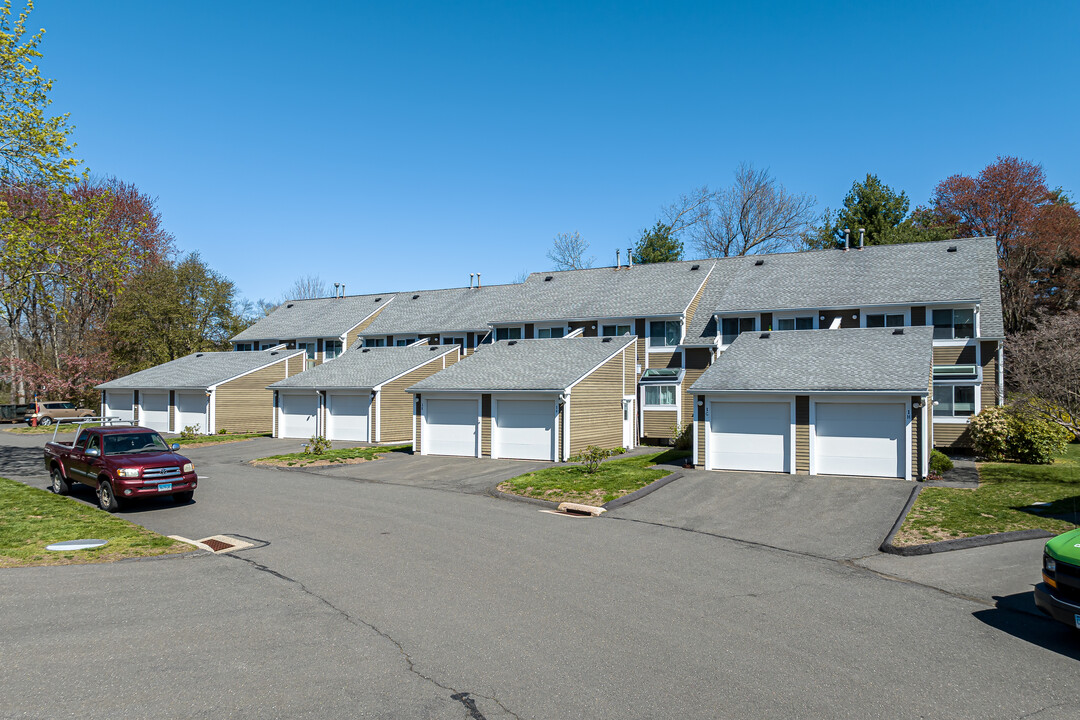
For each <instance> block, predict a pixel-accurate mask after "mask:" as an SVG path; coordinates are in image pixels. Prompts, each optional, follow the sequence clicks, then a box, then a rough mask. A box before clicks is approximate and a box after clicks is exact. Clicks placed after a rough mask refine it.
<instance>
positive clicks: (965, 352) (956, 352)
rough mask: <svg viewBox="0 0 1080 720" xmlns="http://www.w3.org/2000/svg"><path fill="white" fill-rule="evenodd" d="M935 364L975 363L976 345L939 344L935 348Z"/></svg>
mask: <svg viewBox="0 0 1080 720" xmlns="http://www.w3.org/2000/svg"><path fill="white" fill-rule="evenodd" d="M934 364H935V365H974V364H975V346H974V345H964V346H938V347H935V348H934Z"/></svg>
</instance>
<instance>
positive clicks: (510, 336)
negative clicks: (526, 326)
mask: <svg viewBox="0 0 1080 720" xmlns="http://www.w3.org/2000/svg"><path fill="white" fill-rule="evenodd" d="M495 339H496V340H520V339H521V328H520V327H502V328H495Z"/></svg>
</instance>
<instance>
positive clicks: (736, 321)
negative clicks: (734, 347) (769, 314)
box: [720, 317, 757, 345]
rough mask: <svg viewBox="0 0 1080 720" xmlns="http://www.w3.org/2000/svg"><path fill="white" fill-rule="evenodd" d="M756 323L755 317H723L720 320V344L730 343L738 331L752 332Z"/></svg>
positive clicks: (737, 335)
mask: <svg viewBox="0 0 1080 720" xmlns="http://www.w3.org/2000/svg"><path fill="white" fill-rule="evenodd" d="M756 323H757V318H753V317H743V318H723V319H722V320H720V335H721V341H722V342H721V344H723V345H730V344H731V343H733V342H735V338H737V337H739V334H740V333H744V332H753V331H754V330H755V326H756Z"/></svg>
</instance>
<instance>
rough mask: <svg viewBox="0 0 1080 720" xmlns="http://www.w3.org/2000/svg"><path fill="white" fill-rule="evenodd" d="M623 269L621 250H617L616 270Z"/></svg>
mask: <svg viewBox="0 0 1080 720" xmlns="http://www.w3.org/2000/svg"><path fill="white" fill-rule="evenodd" d="M621 267H622V261H621V260H620V259H619V248H615V269H616V270H618V269H619V268H621Z"/></svg>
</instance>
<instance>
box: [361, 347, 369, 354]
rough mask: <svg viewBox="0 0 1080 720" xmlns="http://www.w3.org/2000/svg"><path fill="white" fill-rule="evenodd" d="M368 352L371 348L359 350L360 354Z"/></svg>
mask: <svg viewBox="0 0 1080 720" xmlns="http://www.w3.org/2000/svg"><path fill="white" fill-rule="evenodd" d="M370 351H371V348H360V352H362V353H366V352H370Z"/></svg>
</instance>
